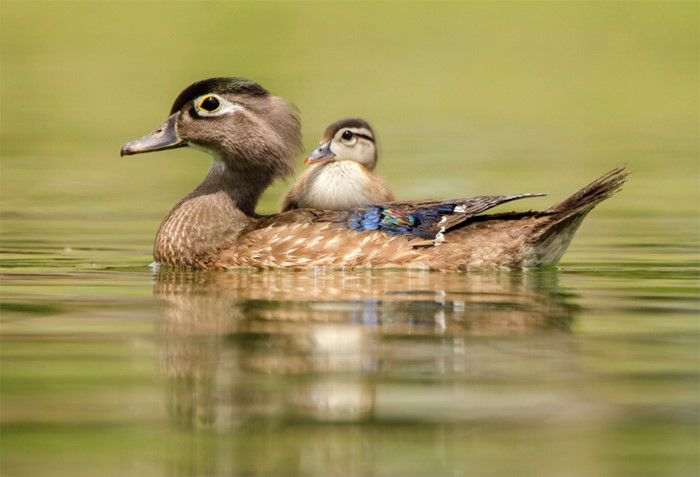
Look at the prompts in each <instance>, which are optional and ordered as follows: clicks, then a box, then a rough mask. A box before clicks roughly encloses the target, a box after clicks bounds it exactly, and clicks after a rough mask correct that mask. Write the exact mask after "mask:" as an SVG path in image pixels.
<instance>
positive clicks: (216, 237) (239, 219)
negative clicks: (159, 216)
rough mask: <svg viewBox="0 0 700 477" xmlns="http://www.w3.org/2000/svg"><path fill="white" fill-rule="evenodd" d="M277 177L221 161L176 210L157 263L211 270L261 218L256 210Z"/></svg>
mask: <svg viewBox="0 0 700 477" xmlns="http://www.w3.org/2000/svg"><path fill="white" fill-rule="evenodd" d="M272 180H273V178H269V177H257V176H256V175H255V174H245V172H242V171H233V170H231V169H230V168H229V167H228V166H227V165H226V164H225V163H224V162H223V161H222V160H220V159H218V158H215V159H214V160H213V162H212V165H211V167H210V168H209V172H208V173H207V176H206V177H205V178H204V181H202V183H201V184H200V185H198V186H197V187H196V188H195V189H194V190H193V191H192V192H190V193H189V194H187V196H185V197H184V198H183V199H182V200H181V201H180V202H178V203H177V205H175V207H173V209H172V210H171V211H170V213H169V214H168V215H167V216H166V217H165V219H163V222H162V223H161V225H160V229H159V230H158V234H157V236H156V242H155V246H154V251H153V252H154V257H155V259H156V261H157V262H160V263H165V264H169V265H176V266H184V267H194V268H209V267H211V266H212V264H214V263H216V259H217V257H218V255H219V253H220V251H221V250H222V249H224V248H226V247H228V246H230V245H231V244H232V243H234V242H235V241H236V239H237V238H238V237H239V236H240V234H241V233H242V232H243V230H245V229H246V227H248V226H250V224H251V222H252V221H253V220H254V218H255V206H256V204H257V202H258V199H259V198H260V195H261V194H262V193H263V191H264V190H265V188H266V187H267V186H268V185H269V184H270V183H271V182H272Z"/></svg>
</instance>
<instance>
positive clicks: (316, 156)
mask: <svg viewBox="0 0 700 477" xmlns="http://www.w3.org/2000/svg"><path fill="white" fill-rule="evenodd" d="M334 159H335V154H333V152H332V151H331V141H328V142H324V143H323V144H321V145H320V146H318V147H317V148H316V149H314V151H313V152H312V153H311V154H309V155H308V156H307V157H306V159H304V164H323V163H324V162H330V161H332V160H334Z"/></svg>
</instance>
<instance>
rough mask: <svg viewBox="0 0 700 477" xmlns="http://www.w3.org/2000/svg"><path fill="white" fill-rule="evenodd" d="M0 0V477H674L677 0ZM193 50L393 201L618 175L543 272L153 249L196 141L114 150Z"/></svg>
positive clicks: (139, 130)
mask: <svg viewBox="0 0 700 477" xmlns="http://www.w3.org/2000/svg"><path fill="white" fill-rule="evenodd" d="M0 9H1V10H0V13H1V15H0V27H1V28H0V40H1V42H0V48H1V50H0V53H1V57H0V58H1V60H2V68H1V69H0V75H1V77H0V79H1V81H0V100H1V101H0V115H1V120H2V130H1V132H0V135H1V136H0V139H1V142H0V153H1V158H2V163H1V166H0V167H1V168H0V185H1V188H0V206H1V209H0V213H1V222H0V227H1V229H0V232H1V234H2V236H1V238H2V243H1V244H0V252H1V253H2V255H1V256H0V258H1V259H2V261H1V262H0V267H2V269H1V270H0V272H1V279H2V301H1V304H0V305H1V308H0V311H1V312H2V313H1V315H0V317H1V320H0V332H1V336H0V358H1V359H2V361H1V363H0V365H1V369H0V371H1V372H0V393H1V395H0V398H1V399H0V433H1V435H0V474H1V475H3V476H6V475H7V476H43V475H61V476H74V475H78V476H92V475H106V476H112V475H114V476H117V475H118V476H122V475H143V476H157V475H316V476H327V475H380V476H385V475H386V476H393V475H431V476H432V475H495V476H496V475H497V476H509V475H533V476H535V475H538V476H539V475H552V476H560V475H580V476H603V475H606V476H607V475H634V476H639V475H650V476H651V475H664V476H666V475H678V476H688V475H698V474H699V473H700V461H699V458H700V452H699V451H698V449H700V425H699V424H698V422H699V418H700V384H699V383H700V381H699V377H700V373H699V371H700V322H699V319H698V317H699V311H700V298H699V296H700V295H699V291H700V280H699V279H700V253H699V252H700V247H699V245H700V240H699V235H698V234H699V230H700V219H699V216H700V215H699V214H700V192H699V190H700V188H699V187H698V186H699V185H700V159H699V158H700V134H699V131H700V113H699V111H698V104H699V103H700V92H699V90H698V88H697V85H698V84H699V83H700V75H699V72H700V60H699V59H698V58H700V42H699V37H700V36H699V33H698V30H699V28H698V14H699V13H700V12H699V7H698V3H697V2H681V1H678V2H674V1H671V2H654V1H651V2H556V1H554V2H494V3H491V2H329V3H325V2H272V1H270V2H128V1H127V2H99V3H98V2H94V3H93V2H61V1H57V2H48V1H47V2H42V1H35V2H34V1H33V2H26V1H7V0H3V1H2V3H1V4H0ZM214 75H238V76H246V77H249V78H251V79H254V80H256V81H259V82H260V83H262V84H263V85H264V86H265V87H267V88H269V89H270V90H271V91H273V92H274V93H276V94H279V95H281V96H284V97H285V98H288V99H290V100H291V101H293V102H294V103H295V104H296V105H297V106H298V107H299V109H300V111H301V115H302V119H303V125H304V127H303V128H304V138H305V145H306V150H307V151H310V150H311V149H313V147H314V145H315V144H316V143H317V141H318V139H319V137H320V134H321V132H322V130H323V128H324V127H325V126H326V125H327V124H328V123H330V122H331V121H334V120H336V119H338V118H340V117H343V116H350V115H353V116H361V117H364V118H366V119H368V120H370V121H371V122H372V124H373V125H374V126H375V128H376V130H377V132H378V135H379V140H380V146H381V157H380V164H379V168H378V170H379V173H380V174H381V175H382V176H383V177H384V178H385V179H386V180H387V182H388V183H389V184H390V185H391V186H392V187H393V188H394V190H395V192H396V193H397V196H398V197H400V198H425V197H460V196H473V195H483V194H501V193H520V192H546V193H548V194H549V196H548V197H546V198H537V199H532V200H530V201H529V202H528V203H527V204H525V203H523V204H521V205H519V206H520V207H523V208H525V207H532V208H541V207H546V206H548V205H550V204H552V203H554V202H556V201H558V200H561V199H563V198H564V197H566V196H567V195H568V194H570V193H571V192H573V191H574V190H576V189H578V188H579V187H581V186H583V185H584V184H585V183H587V182H589V181H590V180H592V179H594V178H596V177H598V176H599V175H601V174H602V173H604V172H606V171H607V170H610V169H612V168H613V167H615V166H618V165H621V164H625V163H626V164H628V165H629V168H630V169H631V170H632V175H631V176H630V179H629V182H628V184H627V185H626V186H625V188H624V190H623V191H622V192H620V193H619V194H617V195H615V196H614V197H613V198H611V199H610V200H609V201H606V202H605V203H603V204H601V205H600V206H599V207H598V208H596V209H595V210H594V211H593V212H592V213H591V214H590V215H589V216H588V217H587V219H586V220H585V222H584V223H583V225H582V227H581V229H580V230H579V232H578V234H577V236H576V238H575V239H574V241H573V243H572V245H571V247H570V249H569V251H568V252H567V253H566V255H565V256H564V258H563V260H562V262H561V264H560V267H559V268H558V269H556V270H554V269H552V270H530V271H526V272H521V271H517V272H498V273H496V272H492V273H488V272H483V273H437V272H418V271H400V270H392V271H344V272H341V271H316V272H285V271H273V272H269V271H253V270H239V271H231V272H176V271H173V270H167V269H161V270H153V269H151V268H149V266H148V265H149V264H150V263H151V261H152V258H151V246H152V243H153V237H154V235H155V231H156V230H157V227H158V224H159V222H160V220H161V219H162V217H163V216H164V215H165V213H167V211H168V210H169V208H170V207H171V206H172V205H173V204H174V203H175V202H176V201H177V200H178V199H179V198H180V197H181V196H182V195H184V194H185V193H186V192H188V191H189V190H190V189H191V188H192V187H194V186H195V185H196V184H197V183H198V181H199V180H201V178H202V177H203V175H204V173H205V170H206V168H207V166H208V159H207V158H205V157H204V156H203V155H202V154H201V153H198V152H197V151H192V150H177V151H168V152H163V153H157V154H153V155H149V156H142V157H135V158H119V148H120V147H121V145H122V144H123V143H124V142H126V141H129V140H132V139H134V138H137V137H140V136H142V135H144V134H146V133H148V132H149V131H151V130H152V129H153V128H154V127H156V126H157V125H158V124H160V122H161V121H162V120H163V119H165V116H166V114H167V111H168V110H169V107H170V104H171V102H172V100H173V99H174V97H175V96H176V95H177V93H178V92H179V91H180V90H181V89H182V88H183V87H184V86H186V85H187V84H189V83H190V82H192V81H195V80H198V79H202V78H205V77H209V76H214ZM299 162H300V164H299V167H300V168H301V167H303V166H302V164H301V158H300V161H299ZM288 187H289V184H288V183H287V184H285V183H279V184H277V185H275V186H274V187H273V188H272V189H271V190H270V191H268V192H267V193H266V194H265V196H264V198H263V200H262V202H261V204H260V206H259V208H258V210H259V212H261V213H272V212H274V211H275V210H277V209H278V207H279V202H280V199H281V197H282V195H283V194H284V192H285V191H286V189H287V188H288Z"/></svg>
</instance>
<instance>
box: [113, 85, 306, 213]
mask: <svg viewBox="0 0 700 477" xmlns="http://www.w3.org/2000/svg"><path fill="white" fill-rule="evenodd" d="M185 146H190V147H194V148H196V149H200V150H203V151H205V152H207V153H209V154H210V155H212V156H213V157H214V163H213V164H212V166H211V168H210V169H209V173H208V175H207V177H206V178H205V179H204V182H202V184H200V185H199V187H197V188H196V189H195V190H194V191H193V192H192V193H191V194H190V195H189V196H188V197H190V196H192V195H194V196H199V195H203V194H212V193H216V192H217V191H223V192H225V193H226V194H227V195H228V196H229V197H231V198H232V199H233V200H234V202H236V204H237V206H238V207H239V208H240V209H241V210H243V211H244V212H245V213H246V214H249V215H251V214H253V213H254V208H255V204H256V203H257V201H258V198H259V197H260V195H261V194H262V192H263V191H264V190H265V189H266V188H267V187H268V186H269V185H270V184H271V183H272V182H273V181H274V180H275V179H276V178H280V177H285V176H287V175H289V174H291V173H293V172H294V163H295V160H296V157H297V155H298V154H300V153H301V151H302V142H301V124H300V120H299V115H298V114H297V110H296V109H295V108H294V106H293V105H291V104H290V103H288V102H286V101H285V100H284V99H282V98H279V97H277V96H272V95H271V94H270V93H269V92H268V91H267V90H266V89H265V88H263V87H262V86H260V85H259V84H257V83H255V82H254V81H250V80H248V79H245V78H239V77H232V78H223V77H217V78H209V79H205V80H202V81H197V82H196V83H193V84H191V85H190V86H188V87H187V88H185V89H184V90H183V91H182V92H181V93H180V94H179V95H178V96H177V98H176V99H175V101H174V103H173V105H172V108H171V110H170V115H169V117H168V118H167V119H166V120H165V121H164V122H163V123H162V124H161V125H160V126H158V127H157V128H156V129H155V130H154V131H153V132H152V133H150V134H148V135H146V136H144V137H142V138H140V139H136V140H135V141H131V142H129V143H127V144H125V145H124V146H123V147H122V150H121V154H122V155H130V154H141V153H145V152H151V151H162V150H166V149H172V148H176V147H185Z"/></svg>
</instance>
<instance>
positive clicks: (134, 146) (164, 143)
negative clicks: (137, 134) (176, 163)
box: [121, 113, 187, 156]
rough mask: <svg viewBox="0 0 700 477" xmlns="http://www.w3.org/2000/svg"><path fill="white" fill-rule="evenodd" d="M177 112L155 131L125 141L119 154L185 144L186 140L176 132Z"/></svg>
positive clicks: (123, 154)
mask: <svg viewBox="0 0 700 477" xmlns="http://www.w3.org/2000/svg"><path fill="white" fill-rule="evenodd" d="M176 123H177V113H175V114H173V115H172V116H170V117H169V118H168V119H166V120H165V122H164V123H163V124H161V125H160V126H158V127H157V128H156V130H155V131H153V132H152V133H151V134H148V135H146V136H144V137H142V138H141V139H136V140H135V141H131V142H127V143H126V144H124V145H123V146H122V151H121V155H122V156H128V155H131V154H140V153H142V152H151V151H164V150H165V149H174V148H176V147H184V146H187V141H185V140H184V139H181V138H180V136H178V134H177V128H176V127H175V124H176Z"/></svg>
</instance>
